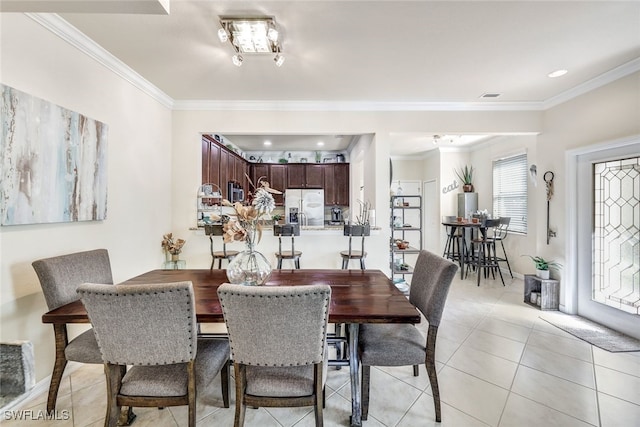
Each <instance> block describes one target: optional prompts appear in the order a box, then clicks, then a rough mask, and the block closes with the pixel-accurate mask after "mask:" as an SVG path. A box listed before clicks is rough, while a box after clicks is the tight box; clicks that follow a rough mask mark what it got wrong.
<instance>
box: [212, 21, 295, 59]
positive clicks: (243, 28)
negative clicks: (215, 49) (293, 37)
mask: <svg viewBox="0 0 640 427" xmlns="http://www.w3.org/2000/svg"><path fill="white" fill-rule="evenodd" d="M220 26H221V27H222V28H220V29H219V30H218V38H219V39H220V42H222V43H225V42H227V41H229V42H230V43H231V46H233V49H234V50H235V52H236V53H235V55H233V57H232V58H231V61H232V62H233V65H235V66H237V67H240V66H241V65H242V62H243V61H244V55H258V54H268V55H274V57H273V61H274V62H275V64H276V65H277V66H278V67H280V66H282V64H283V63H284V56H282V52H281V43H280V40H279V38H280V34H279V32H278V28H277V25H276V20H275V18H273V17H268V16H260V17H225V16H221V17H220Z"/></svg>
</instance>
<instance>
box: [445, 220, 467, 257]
mask: <svg viewBox="0 0 640 427" xmlns="http://www.w3.org/2000/svg"><path fill="white" fill-rule="evenodd" d="M456 221H457V217H455V216H443V217H442V222H444V223H451V222H456ZM445 231H446V233H447V241H446V242H445V244H444V251H443V252H442V257H443V258H448V259H450V260H451V261H454V262H455V261H460V257H461V256H462V253H463V251H462V249H463V248H462V233H463V232H464V230H463V229H462V228H461V227H453V226H451V225H447V226H445Z"/></svg>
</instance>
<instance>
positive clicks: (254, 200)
mask: <svg viewBox="0 0 640 427" xmlns="http://www.w3.org/2000/svg"><path fill="white" fill-rule="evenodd" d="M248 178H249V177H247V179H248ZM263 178H264V177H260V178H259V179H258V182H257V185H254V183H253V182H252V181H251V180H250V179H249V183H250V185H251V187H252V188H253V189H254V191H253V192H250V193H248V194H247V201H246V204H242V203H240V202H236V203H233V204H232V203H230V202H229V201H228V200H226V199H225V200H223V201H222V205H223V206H230V207H233V209H234V211H235V218H233V216H222V217H217V218H216V217H214V218H213V219H214V220H221V221H222V222H223V230H224V236H223V238H224V241H225V243H230V242H232V241H244V242H245V244H246V250H244V251H243V252H240V253H239V254H238V255H236V256H235V258H233V260H231V262H230V263H229V266H228V267H227V278H228V279H229V281H230V282H231V283H241V284H245V285H263V284H264V283H265V282H266V281H267V279H268V278H269V276H270V275H271V265H270V264H269V261H267V259H266V258H265V257H264V255H262V254H261V253H260V252H258V251H257V250H256V248H255V246H256V244H257V243H258V242H260V239H261V238H262V225H261V220H262V219H263V218H270V216H271V212H272V211H273V210H274V209H275V207H276V203H275V200H274V199H273V194H282V193H281V192H280V191H278V190H275V189H273V188H271V187H270V186H269V183H268V182H267V181H264V180H263Z"/></svg>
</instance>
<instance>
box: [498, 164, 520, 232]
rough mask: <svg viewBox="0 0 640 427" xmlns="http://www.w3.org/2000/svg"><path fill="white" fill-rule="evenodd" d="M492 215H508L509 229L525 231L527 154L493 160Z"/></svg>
mask: <svg viewBox="0 0 640 427" xmlns="http://www.w3.org/2000/svg"><path fill="white" fill-rule="evenodd" d="M493 216H494V217H496V218H497V217H503V216H504V217H509V218H511V223H510V224H509V231H513V232H516V233H523V234H526V233H527V154H526V153H525V154H519V155H517V156H513V157H508V158H506V159H500V160H496V161H494V162H493Z"/></svg>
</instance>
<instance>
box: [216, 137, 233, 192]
mask: <svg viewBox="0 0 640 427" xmlns="http://www.w3.org/2000/svg"><path fill="white" fill-rule="evenodd" d="M219 169H220V181H219V182H218V185H219V186H220V188H222V194H223V195H224V198H225V199H227V200H228V199H229V197H230V196H229V194H228V193H229V190H228V188H227V183H228V182H229V180H230V179H231V173H230V170H229V169H230V168H229V152H228V151H227V150H226V149H224V148H223V149H221V150H220V166H219Z"/></svg>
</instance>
